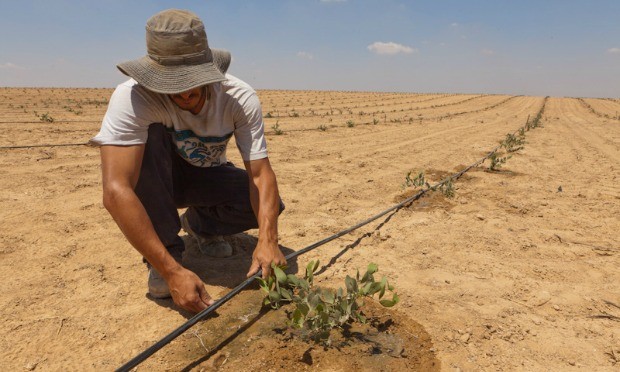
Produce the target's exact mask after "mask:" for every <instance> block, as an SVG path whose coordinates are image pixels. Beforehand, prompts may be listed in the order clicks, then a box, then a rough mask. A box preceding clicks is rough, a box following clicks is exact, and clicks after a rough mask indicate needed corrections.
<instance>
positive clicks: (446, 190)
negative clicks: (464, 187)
mask: <svg viewBox="0 0 620 372" xmlns="http://www.w3.org/2000/svg"><path fill="white" fill-rule="evenodd" d="M439 190H440V191H441V193H442V194H443V195H444V196H445V197H446V198H453V197H454V183H453V182H452V178H448V179H447V180H446V181H445V182H444V183H442V184H441V186H439Z"/></svg>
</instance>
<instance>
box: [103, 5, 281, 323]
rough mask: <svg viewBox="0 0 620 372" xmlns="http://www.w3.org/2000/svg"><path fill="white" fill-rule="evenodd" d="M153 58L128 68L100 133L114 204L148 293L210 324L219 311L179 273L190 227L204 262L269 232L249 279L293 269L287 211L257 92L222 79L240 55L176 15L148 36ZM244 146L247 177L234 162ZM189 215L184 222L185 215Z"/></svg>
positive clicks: (123, 67)
mask: <svg viewBox="0 0 620 372" xmlns="http://www.w3.org/2000/svg"><path fill="white" fill-rule="evenodd" d="M146 44H147V52H148V54H147V56H145V57H143V58H140V59H137V60H133V61H129V62H125V63H121V64H119V65H118V66H117V67H118V68H119V70H120V71H121V72H123V73H124V74H126V75H128V76H130V77H131V78H132V79H130V80H128V81H127V82H125V83H123V84H120V85H119V86H118V87H117V88H116V90H115V91H114V94H113V95H112V97H111V99H110V104H109V107H108V110H107V112H106V115H105V117H104V119H103V123H102V127H101V131H100V132H99V134H98V135H97V136H96V137H94V138H93V139H92V140H91V142H92V143H93V144H96V145H99V146H101V165H102V173H103V203H104V205H105V207H106V209H107V210H108V211H109V212H110V214H111V215H112V217H113V218H114V220H115V221H116V223H117V224H118V226H119V227H120V229H121V230H122V231H123V233H124V234H125V236H126V237H127V239H128V241H129V242H130V243H131V244H132V245H133V246H134V247H135V248H136V249H137V250H138V251H139V252H140V253H141V254H142V255H143V256H144V258H145V260H146V261H147V262H148V265H149V279H148V287H149V293H150V294H151V296H152V297H155V298H165V297H170V296H171V297H172V298H173V300H174V302H175V303H176V304H177V305H178V306H181V307H182V308H184V309H186V310H189V311H193V312H200V311H202V310H204V309H205V308H207V307H208V306H209V305H211V304H212V303H213V302H214V301H213V300H212V299H211V297H210V296H209V294H208V293H207V292H206V290H205V287H204V284H203V283H202V281H201V280H200V278H198V276H197V275H196V274H194V273H193V272H191V271H189V270H187V269H185V268H183V266H182V265H181V264H180V262H181V255H182V253H183V250H184V248H185V247H184V243H183V240H182V239H181V238H180V237H179V235H178V233H179V230H180V228H181V227H182V228H183V229H184V230H185V231H186V232H187V233H188V234H189V235H190V236H192V237H193V238H195V239H196V240H197V242H198V245H199V247H200V249H201V250H202V251H203V253H205V254H207V255H211V256H218V257H226V256H230V255H231V254H232V248H231V247H230V246H229V245H228V243H226V241H224V240H223V239H222V235H230V234H235V233H239V232H242V231H245V230H248V229H250V228H256V227H258V229H259V233H258V243H257V245H256V248H255V249H254V253H253V255H252V264H251V267H250V269H249V271H248V273H247V275H248V277H249V276H252V275H254V274H256V273H257V272H258V271H259V269H262V270H263V276H265V277H266V276H267V275H269V274H270V271H271V267H270V265H271V264H272V263H275V264H277V265H282V264H285V263H286V260H285V258H284V256H283V254H282V252H281V251H280V249H279V247H278V230H277V219H278V216H279V214H280V212H281V211H282V209H283V208H284V207H283V205H282V203H281V201H280V197H279V194H278V187H277V183H276V177H275V174H274V172H273V170H272V168H271V165H270V163H269V158H268V157H267V149H266V143H265V137H264V124H263V120H262V113H261V107H260V102H259V100H258V97H257V95H256V92H254V90H252V88H251V87H249V86H248V85H247V84H246V83H244V82H243V81H241V80H239V79H237V78H235V77H234V76H232V75H229V74H227V75H224V74H223V73H222V72H221V71H220V70H219V69H218V67H217V66H216V64H214V57H215V59H216V62H218V64H219V66H220V68H221V69H222V70H224V73H225V70H226V69H227V67H228V64H229V63H230V54H229V53H228V52H225V51H218V50H211V49H210V48H209V45H208V41H207V35H206V33H205V30H204V25H203V24H202V21H201V20H200V19H199V18H198V16H196V15H195V14H193V13H191V12H189V11H184V10H176V9H170V10H165V11H162V12H160V13H158V14H156V15H154V16H153V17H151V18H150V19H149V20H148V22H147V25H146ZM233 135H234V136H235V141H236V143H237V147H238V149H239V151H240V153H241V157H242V158H243V162H244V165H245V170H242V169H239V168H235V167H234V166H232V164H231V163H228V162H227V160H226V145H227V143H228V140H229V139H230V138H231V137H232V136H233ZM183 207H187V211H186V212H185V213H184V214H183V215H182V216H181V217H179V214H178V211H177V208H183Z"/></svg>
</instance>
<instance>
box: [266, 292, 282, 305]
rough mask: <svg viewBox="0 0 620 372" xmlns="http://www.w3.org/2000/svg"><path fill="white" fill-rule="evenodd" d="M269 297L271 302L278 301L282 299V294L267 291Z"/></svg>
mask: <svg viewBox="0 0 620 372" xmlns="http://www.w3.org/2000/svg"><path fill="white" fill-rule="evenodd" d="M269 299H270V300H271V302H275V303H278V302H279V301H280V300H281V299H282V296H280V294H279V293H278V292H276V291H271V292H269Z"/></svg>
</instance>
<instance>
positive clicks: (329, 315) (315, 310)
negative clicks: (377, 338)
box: [258, 261, 399, 346]
mask: <svg viewBox="0 0 620 372" xmlns="http://www.w3.org/2000/svg"><path fill="white" fill-rule="evenodd" d="M318 267H319V261H310V263H309V264H308V265H307V267H306V271H305V274H304V276H303V278H300V277H297V276H296V275H293V274H288V275H287V274H285V273H284V271H283V269H282V268H280V267H278V266H276V265H273V264H272V268H273V275H272V276H270V277H268V278H267V279H260V278H259V279H258V281H259V285H260V287H261V289H262V290H263V291H264V292H265V293H266V296H265V298H264V300H263V305H264V306H270V307H271V308H272V309H278V308H280V307H281V306H282V305H283V304H287V303H292V304H293V305H294V306H295V308H294V310H292V311H289V312H288V317H289V324H290V326H291V327H293V328H297V329H300V330H301V335H302V337H303V338H306V339H311V340H314V341H315V342H320V343H322V344H324V345H326V346H329V345H330V333H331V330H332V329H334V328H342V327H343V326H344V325H345V324H347V323H352V322H355V321H358V322H361V323H365V322H366V318H365V316H364V315H363V312H362V310H361V308H362V306H363V305H364V302H363V299H364V298H365V297H371V298H372V297H373V296H374V295H375V294H377V295H378V298H379V303H380V304H381V305H382V306H384V307H392V306H394V305H396V304H397V303H398V301H399V297H398V295H397V294H396V293H395V292H394V287H393V286H392V285H390V284H389V283H388V281H387V279H386V278H385V276H384V277H382V278H381V280H380V281H375V278H374V274H375V273H376V272H377V271H378V269H379V268H378V266H377V265H376V264H374V263H371V264H369V265H368V268H367V270H366V273H365V274H364V275H363V276H361V277H360V273H359V270H358V271H357V274H356V276H355V278H353V277H350V276H348V275H347V277H346V278H345V289H343V288H338V289H337V290H333V289H328V288H320V287H314V286H313V281H314V273H315V272H316V271H317V269H318ZM386 290H387V291H390V292H391V293H392V298H391V299H383V297H384V295H385V293H386Z"/></svg>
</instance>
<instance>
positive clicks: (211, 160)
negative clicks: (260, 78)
mask: <svg viewBox="0 0 620 372" xmlns="http://www.w3.org/2000/svg"><path fill="white" fill-rule="evenodd" d="M207 89H209V93H210V98H209V100H208V101H205V103H204V105H203V107H202V110H201V111H200V112H199V113H198V114H196V115H194V114H192V113H191V112H189V111H185V110H181V109H180V108H179V107H178V106H177V105H176V104H175V103H174V102H173V101H172V100H171V99H170V97H168V95H165V94H159V93H154V92H152V91H149V90H148V89H146V88H144V87H143V86H141V85H139V84H138V83H137V82H136V81H135V80H133V79H129V80H128V81H126V82H124V83H122V84H120V85H118V86H117V87H116V90H115V91H114V93H113V94H112V97H111V98H110V103H109V105H108V110H107V112H106V114H105V116H104V118H103V123H102V124H101V130H100V131H99V134H97V136H95V137H94V138H93V139H91V140H90V142H91V143H92V144H95V145H139V144H144V143H146V139H147V137H148V127H149V125H151V124H153V123H161V124H163V125H164V126H166V128H167V129H168V130H169V131H170V132H174V133H172V137H173V139H174V142H175V143H176V148H177V152H178V154H179V155H180V156H181V157H183V158H184V159H185V160H187V162H189V163H190V164H192V165H195V166H198V167H213V166H218V165H221V164H225V163H226V161H227V160H226V145H227V144H228V141H229V140H230V138H231V137H232V136H233V134H234V136H235V141H236V143H237V147H238V148H239V152H240V153H241V158H242V159H243V160H244V161H249V160H257V159H262V158H266V157H267V144H266V142H265V133H264V123H263V117H262V111H261V106H260V101H259V100H258V96H257V95H256V92H255V91H254V90H253V89H252V88H251V87H250V86H249V85H248V84H246V83H245V82H243V81H241V80H240V79H238V78H236V77H234V76H232V75H230V74H226V80H225V81H222V82H221V83H215V84H210V85H208V88H207Z"/></svg>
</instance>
